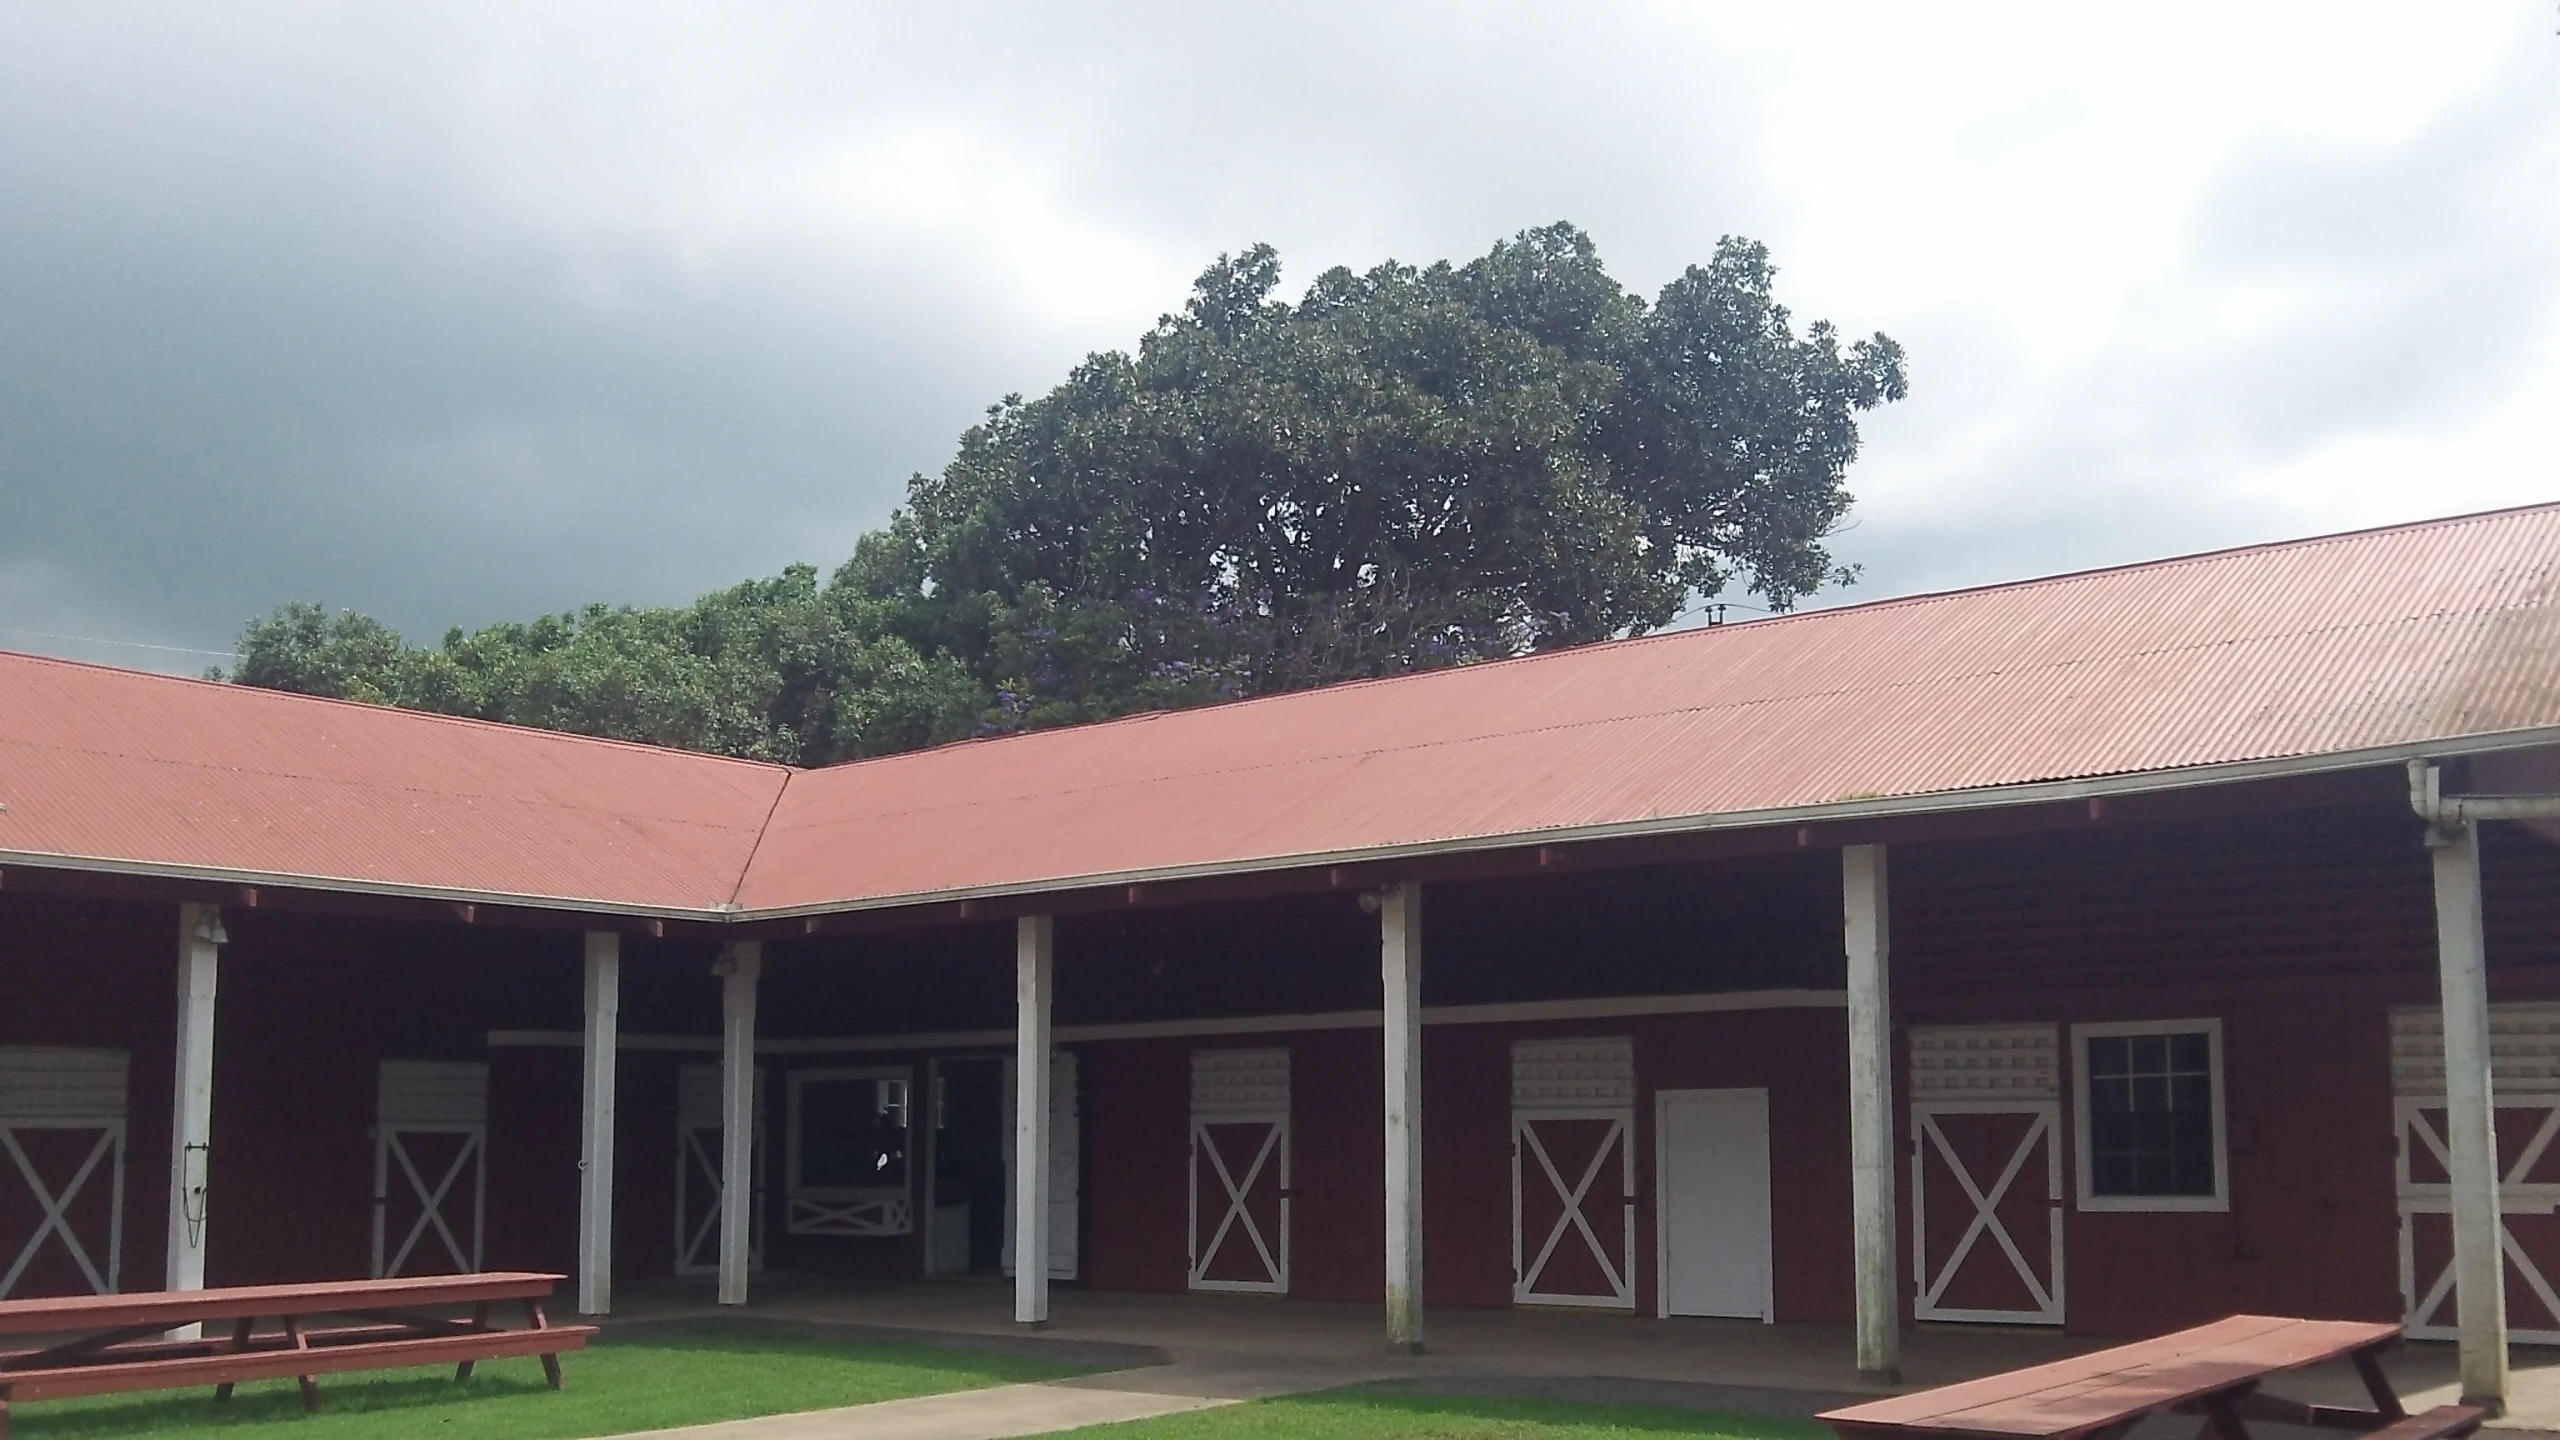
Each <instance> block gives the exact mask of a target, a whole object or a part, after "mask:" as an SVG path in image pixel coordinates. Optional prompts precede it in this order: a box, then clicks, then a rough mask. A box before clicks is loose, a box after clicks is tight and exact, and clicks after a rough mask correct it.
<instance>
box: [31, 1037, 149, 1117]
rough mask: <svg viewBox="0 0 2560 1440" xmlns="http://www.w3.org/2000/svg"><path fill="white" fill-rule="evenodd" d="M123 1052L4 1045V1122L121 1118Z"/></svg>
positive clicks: (124, 1064) (123, 1101) (123, 1107)
mask: <svg viewBox="0 0 2560 1440" xmlns="http://www.w3.org/2000/svg"><path fill="white" fill-rule="evenodd" d="M125 1070H126V1062H125V1052H123V1051H122V1050H62V1049H55V1048H53V1047H50V1046H43V1045H0V1125H47V1124H82V1123H95V1122H99V1121H108V1120H122V1119H123V1118H124V1111H125Z"/></svg>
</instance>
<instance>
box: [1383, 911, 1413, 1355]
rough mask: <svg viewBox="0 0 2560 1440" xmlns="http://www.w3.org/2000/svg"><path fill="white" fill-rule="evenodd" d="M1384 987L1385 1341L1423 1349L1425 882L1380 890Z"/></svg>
mask: <svg viewBox="0 0 2560 1440" xmlns="http://www.w3.org/2000/svg"><path fill="white" fill-rule="evenodd" d="M1378 899H1379V903H1378V978H1379V979H1380V981H1382V982H1383V984H1384V988H1385V992H1386V1056H1385V1060H1386V1082H1387V1083H1386V1091H1387V1108H1386V1139H1387V1343H1388V1344H1389V1345H1391V1346H1393V1347H1394V1348H1396V1349H1398V1350H1401V1351H1403V1352H1405V1353H1406V1354H1408V1355H1419V1354H1421V1353H1422V887H1421V886H1420V885H1411V884H1407V885H1390V886H1388V887H1387V889H1386V892H1385V893H1384V894H1382V895H1380V896H1379V897H1378Z"/></svg>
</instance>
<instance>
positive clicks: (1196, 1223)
mask: <svg viewBox="0 0 2560 1440" xmlns="http://www.w3.org/2000/svg"><path fill="white" fill-rule="evenodd" d="M1291 1198H1292V1197H1291V1193H1290V1189H1289V1052H1288V1051H1287V1050H1276V1049H1275V1050H1194V1051H1192V1052H1191V1206H1190V1209H1191V1288H1192V1289H1194V1290H1236V1291H1243V1292H1246V1293H1249V1294H1259V1295H1286V1294H1288V1293H1289V1202H1290V1199H1291Z"/></svg>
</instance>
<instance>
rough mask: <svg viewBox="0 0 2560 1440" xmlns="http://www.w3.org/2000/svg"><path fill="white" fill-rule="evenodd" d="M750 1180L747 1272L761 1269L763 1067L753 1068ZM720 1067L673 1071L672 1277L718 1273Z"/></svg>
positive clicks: (764, 1127) (768, 1130) (766, 1127)
mask: <svg viewBox="0 0 2560 1440" xmlns="http://www.w3.org/2000/svg"><path fill="white" fill-rule="evenodd" d="M755 1088H756V1133H755V1154H754V1155H752V1156H750V1157H749V1158H748V1161H747V1171H748V1173H749V1174H750V1175H752V1176H754V1177H755V1183H754V1184H753V1185H752V1186H750V1187H749V1194H750V1195H751V1196H752V1197H753V1203H752V1208H750V1209H749V1210H748V1212H747V1268H748V1269H750V1270H762V1269H763V1268H764V1211H765V1206H764V1195H765V1171H764V1157H765V1137H766V1136H768V1135H769V1134H771V1133H772V1131H773V1127H772V1126H770V1125H767V1124H766V1123H765V1121H764V1114H765V1103H764V1067H763V1066H761V1065H759V1066H757V1067H756V1078H755ZM724 1128H725V1127H724V1125H723V1123H722V1119H721V1097H720V1067H719V1066H717V1065H684V1066H679V1067H677V1070H676V1273H677V1274H679V1275H715V1274H718V1273H719V1270H720V1132H721V1131H722V1129H724Z"/></svg>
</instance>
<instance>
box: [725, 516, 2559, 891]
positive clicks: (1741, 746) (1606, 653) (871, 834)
mask: <svg viewBox="0 0 2560 1440" xmlns="http://www.w3.org/2000/svg"><path fill="white" fill-rule="evenodd" d="M2556 589H2560V506H2544V507H2538V508H2534V509H2528V510H2516V511H2506V512H2501V513H2498V514H2493V515H2484V516H2475V517H2468V518H2463V519H2457V520H2450V521H2436V522H2432V523H2429V524H2424V525H2414V526H2403V527H2398V528H2394V529H2389V530H2379V531H2367V532H2362V533H2359V534H2354V535H2345V536H2335V537H2329V538H2324V539H2318V540H2306V541H2295V542H2291V543H2288V544H2281V545H2267V546H2258V547H2253V548H2250V549H2245V550H2234V551H2225V552H2220V553H2217V554H2212V555H2205V556H2197V557H2192V558H2188V559H2181V560H2170V561H2162V562H2157V563H2153V564H2148V565H2137V566H2128V567H2124V568H2120V569H2113V570H2103V571H2095V572H2090V573H2086V574H2080V575H2069V576H2062V577H2058V578H2055V579H2050V580H2042V581H2030V582H2026V583H2022V584H2016V585H2005V586H1997V587H1992V588H1989V589H1980V590H1968V591H1958V592H1953V593H1949V594H1943V595H1930V596H1920V597H1915V598H1911V599H1904V600H1893V601H1884V602H1880V603H1876V604H1870V605H1863V606H1857V607H1853V608H1847V609H1839V610H1828V611H1819V612H1814V613H1809V614H1803V615H1794V616H1785V617H1780V618H1776V619H1770V620H1762V621H1755V622H1751V623H1748V624H1739V625H1731V626H1725V627H1720V628H1716V629H1709V630H1692V631H1686V632H1682V633H1678V634H1670V635H1659V636H1652V637H1648V638H1645V639H1641V640H1629V641H1619V642H1616V643H1613V644H1603V645H1593V646H1588V647H1585V648H1583V649H1579V650H1572V651H1566V652H1562V653H1559V654H1553V655H1543V656H1536V657H1531V658H1527V659H1522V660H1513V661H1504V662H1500V663H1496V664H1488V665H1478V666H1472V667H1468V668H1464V669H1456V670H1444V671H1438V672H1434V673H1432V674H1428V675H1419V676H1410V677H1404V678H1400V679H1395V680H1385V681H1371V682H1366V683H1362V684H1354V685H1342V686H1336V687H1334V688H1331V689H1327V690H1318V691H1309V692H1304V693H1300V694H1295V695H1284V696H1275V697H1272V698H1269V699H1264V700H1257V701H1251V702H1247V703H1243V704H1236V705H1226V706H1220V707H1216V708H1212V709H1206V710H1193V711H1186V712H1181V713H1176V714H1169V715H1157V716H1148V717H1141V718H1134V719H1128V720H1121V721H1115V722H1112V723H1109V724H1103V725H1093V726H1087V727H1083V728H1080V729H1075V730H1067V731H1054V732H1047V733H1041V734H1033V735H1024V736H1018V737H1014V738H1010V739H1005V740H999V741H992V742H983V743H978V744H971V745H962V746H954V747H950V748H946V749H941V750H933V751H926V752H923V753H920V754H913V755H902V756H894V757H890V758H887V759H882V760H874V761H866V762H863V763H860V764H855V765H846V766H841V767H838V768H835V769H832V770H822V771H816V772H812V773H808V774H803V775H800V776H796V777H794V779H793V781H792V784H791V785H790V787H789V789H788V790H787V792H786V793H785V794H784V796H783V800H782V804H781V805H780V806H779V807H778V808H777V809H776V811H775V813H774V819H773V824H772V826H771V827H770V828H769V830H768V831H767V834H766V837H765V843H764V846H763V848H762V850H761V851H760V853H759V854H758V856H757V859H756V863H755V866H754V868H753V870H752V871H751V872H750V873H749V875H748V876H747V880H746V884H745V886H744V887H743V889H742V890H741V892H740V895H739V899H740V901H741V902H742V903H743V904H744V905H745V906H746V907H747V908H749V909H759V910H761V909H791V908H797V907H804V906H814V905H820V904H842V903H847V902H852V903H863V902H871V903H878V902H881V901H885V900H890V899H894V898H899V897H908V896H920V895H931V894H950V893H972V892H987V891H1001V890H1021V889H1036V888H1041V887H1044V886H1056V885H1061V884H1066V883H1072V882H1075V881H1078V880H1093V879H1102V878H1110V879H1117V878H1120V877H1124V876H1129V877H1135V876H1143V875H1148V874H1163V873H1196V872H1199V871H1204V870H1214V869H1220V868H1245V867H1251V866H1255V865H1267V864H1274V863H1283V862H1289V861H1300V862H1304V861H1308V860H1318V861H1320V860H1324V859H1328V858H1333V857H1337V856H1344V855H1354V854H1361V853H1376V852H1389V853H1393V852H1398V851H1411V850H1421V849H1429V848H1436V847H1443V846H1456V845H1467V844H1484V843H1491V842H1494V841H1497V840H1504V839H1531V840H1534V839H1537V838H1539V837H1540V836H1541V835H1542V834H1551V833H1574V832H1589V831H1595V830H1606V829H1608V828H1610V827H1621V826H1637V825H1642V824H1645V823H1647V822H1672V823H1676V822H1682V821H1689V820H1704V819H1709V818H1712V817H1716V816H1733V815H1752V814H1765V813H1768V812H1785V811H1791V810H1796V809H1799V808H1801V807H1813V806H1823V805H1832V804H1841V803H1846V802H1860V801H1876V800H1893V799H1896V798H1901V797H1916V796H1926V795H1933V794H1945V793H1950V792H1964V791H1976V790H1984V789H1991V788H1995V787H2002V786H2015V785H2023V784H2029V783H2033V782H2038V781H2053V780H2069V779H2074V778H2085V777H2094V776H2105V775H2118V774H2126V773H2131V772H2149V771H2171V770H2183V769H2189V768H2192V767H2200V766H2217V765H2230V764H2236V763H2241V762H2248V761H2259V760H2271V759H2281V758H2286V757H2307V756H2318V755H2332V754H2342V753H2351V752H2359V751H2365V750H2371V749H2375V748H2381V747H2389V746H2395V745H2405V744H2413V743H2420V742H2428V741H2439V740H2451V739H2456V738H2461V737H2473V736H2480V735H2485V734H2493V733H2503V732H2508V731H2515V730H2523V729H2530V728H2534V727H2540V726H2552V725H2560V597H2556V596H2555V590H2556Z"/></svg>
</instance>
